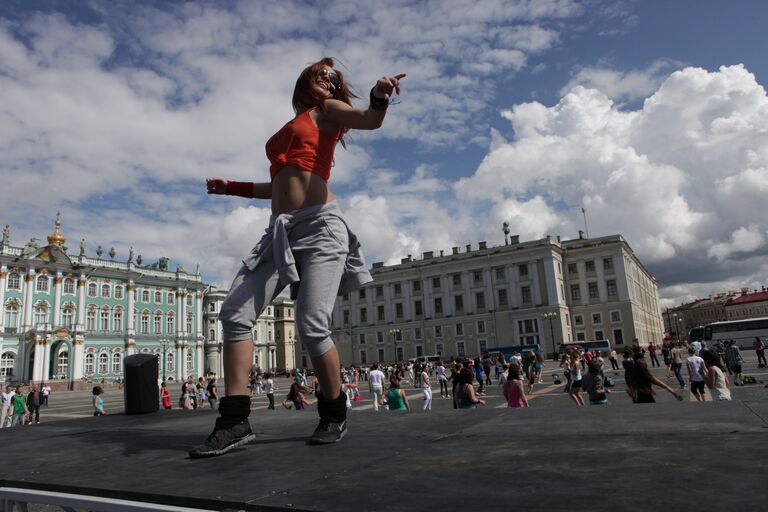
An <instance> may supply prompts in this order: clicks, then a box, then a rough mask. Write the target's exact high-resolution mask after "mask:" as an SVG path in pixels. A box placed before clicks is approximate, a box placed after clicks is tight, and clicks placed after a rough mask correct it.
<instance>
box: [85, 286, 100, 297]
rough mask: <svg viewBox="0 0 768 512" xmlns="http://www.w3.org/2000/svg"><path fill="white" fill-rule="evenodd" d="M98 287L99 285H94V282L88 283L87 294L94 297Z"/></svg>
mask: <svg viewBox="0 0 768 512" xmlns="http://www.w3.org/2000/svg"><path fill="white" fill-rule="evenodd" d="M98 289H99V287H98V286H97V285H96V283H88V296H89V297H95V296H96V292H97V291H98Z"/></svg>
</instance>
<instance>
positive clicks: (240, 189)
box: [227, 181, 254, 199]
mask: <svg viewBox="0 0 768 512" xmlns="http://www.w3.org/2000/svg"><path fill="white" fill-rule="evenodd" d="M227 195H228V196H240V197H248V198H251V199H252V198H253V197H254V195H253V183H251V182H248V181H230V182H228V183H227Z"/></svg>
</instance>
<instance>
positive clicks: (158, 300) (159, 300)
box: [155, 290, 163, 304]
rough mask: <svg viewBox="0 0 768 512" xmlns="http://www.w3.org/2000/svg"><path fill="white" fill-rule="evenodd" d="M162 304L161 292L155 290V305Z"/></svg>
mask: <svg viewBox="0 0 768 512" xmlns="http://www.w3.org/2000/svg"><path fill="white" fill-rule="evenodd" d="M162 303H163V292H161V291H160V290H155V304H162Z"/></svg>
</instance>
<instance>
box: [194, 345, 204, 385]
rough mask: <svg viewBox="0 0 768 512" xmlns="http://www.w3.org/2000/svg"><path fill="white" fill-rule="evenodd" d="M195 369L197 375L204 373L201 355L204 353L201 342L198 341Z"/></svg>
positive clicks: (200, 375)
mask: <svg viewBox="0 0 768 512" xmlns="http://www.w3.org/2000/svg"><path fill="white" fill-rule="evenodd" d="M196 348H197V369H196V372H195V373H196V374H197V376H198V377H202V376H203V375H205V361H204V360H203V356H204V355H205V354H204V353H203V342H202V341H198V342H197V347H196Z"/></svg>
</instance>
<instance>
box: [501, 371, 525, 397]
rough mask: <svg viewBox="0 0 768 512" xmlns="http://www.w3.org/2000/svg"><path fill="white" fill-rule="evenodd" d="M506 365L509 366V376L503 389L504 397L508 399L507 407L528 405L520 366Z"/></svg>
mask: <svg viewBox="0 0 768 512" xmlns="http://www.w3.org/2000/svg"><path fill="white" fill-rule="evenodd" d="M504 366H505V367H507V377H506V380H505V381H504V386H503V388H502V389H503V390H504V398H506V399H507V407H528V399H527V398H525V391H524V389H523V381H522V380H521V379H520V368H518V367H517V366H515V365H513V364H511V365H509V366H507V365H504Z"/></svg>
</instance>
